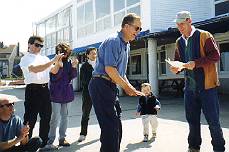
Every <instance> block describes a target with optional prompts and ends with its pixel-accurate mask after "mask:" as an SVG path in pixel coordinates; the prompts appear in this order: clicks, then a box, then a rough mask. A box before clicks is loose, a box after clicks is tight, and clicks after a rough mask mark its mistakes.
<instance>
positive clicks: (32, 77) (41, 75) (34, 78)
mask: <svg viewBox="0 0 229 152" xmlns="http://www.w3.org/2000/svg"><path fill="white" fill-rule="evenodd" d="M48 62H50V59H49V58H48V57H46V56H43V55H40V54H32V53H28V54H26V55H24V56H23V57H22V58H21V62H20V63H19V65H20V67H21V69H22V71H23V75H24V78H25V80H24V82H25V84H31V83H35V84H43V83H48V82H49V72H50V70H51V66H50V67H49V68H47V69H46V70H44V71H42V72H38V73H34V72H29V69H28V67H29V66H31V65H33V66H36V65H42V64H45V63H48Z"/></svg>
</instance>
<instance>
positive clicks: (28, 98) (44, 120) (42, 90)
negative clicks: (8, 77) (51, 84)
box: [24, 85, 52, 146]
mask: <svg viewBox="0 0 229 152" xmlns="http://www.w3.org/2000/svg"><path fill="white" fill-rule="evenodd" d="M24 106H25V114H24V123H27V122H28V123H29V127H30V130H29V137H30V138H31V137H32V134H33V128H34V126H35V123H36V121H37V115H38V114H39V116H40V128H39V136H40V138H41V139H42V141H43V145H42V146H44V145H46V143H47V141H48V133H49V128H50V126H49V121H50V119H51V113H52V108H51V102H50V94H49V89H48V87H47V86H45V87H42V86H39V85H38V86H36V85H27V86H26V89H25V103H24Z"/></svg>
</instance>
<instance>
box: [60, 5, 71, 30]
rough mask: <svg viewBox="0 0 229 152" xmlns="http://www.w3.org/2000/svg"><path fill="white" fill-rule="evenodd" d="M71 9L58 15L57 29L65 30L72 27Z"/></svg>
mask: <svg viewBox="0 0 229 152" xmlns="http://www.w3.org/2000/svg"><path fill="white" fill-rule="evenodd" d="M70 17H71V16H70V8H68V9H65V10H64V11H62V12H60V13H59V14H58V20H57V28H58V29H60V28H63V27H66V26H69V25H70Z"/></svg>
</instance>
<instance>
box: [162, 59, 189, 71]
mask: <svg viewBox="0 0 229 152" xmlns="http://www.w3.org/2000/svg"><path fill="white" fill-rule="evenodd" d="M165 61H166V62H167V63H168V64H169V65H171V66H173V67H176V68H178V69H179V71H181V70H182V69H184V64H185V63H183V62H180V61H171V60H170V59H169V58H168V59H165Z"/></svg>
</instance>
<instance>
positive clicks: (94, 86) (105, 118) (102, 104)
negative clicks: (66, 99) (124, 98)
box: [89, 78, 122, 152]
mask: <svg viewBox="0 0 229 152" xmlns="http://www.w3.org/2000/svg"><path fill="white" fill-rule="evenodd" d="M89 93H90V96H91V99H92V104H93V107H94V110H95V113H96V116H97V119H98V122H99V126H100V128H101V135H100V142H101V148H100V151H101V152H119V151H120V143H121V138H122V123H121V120H120V113H119V112H120V111H121V107H120V106H119V102H118V100H117V98H116V95H117V88H116V84H114V83H112V82H111V81H108V80H105V79H103V78H92V79H91V81H90V83H89Z"/></svg>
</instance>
